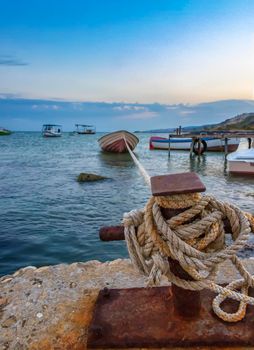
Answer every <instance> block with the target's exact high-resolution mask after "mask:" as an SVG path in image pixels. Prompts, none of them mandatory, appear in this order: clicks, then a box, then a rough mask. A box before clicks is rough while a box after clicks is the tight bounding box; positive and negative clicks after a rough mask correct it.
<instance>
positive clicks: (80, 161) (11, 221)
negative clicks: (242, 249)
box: [0, 132, 254, 275]
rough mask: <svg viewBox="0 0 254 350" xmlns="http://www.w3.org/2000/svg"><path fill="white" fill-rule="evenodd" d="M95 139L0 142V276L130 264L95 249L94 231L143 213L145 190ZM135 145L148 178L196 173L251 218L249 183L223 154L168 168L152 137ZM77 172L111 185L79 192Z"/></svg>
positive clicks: (35, 136) (253, 195) (123, 159)
mask: <svg viewBox="0 0 254 350" xmlns="http://www.w3.org/2000/svg"><path fill="white" fill-rule="evenodd" d="M100 136H101V134H99V133H98V134H96V135H80V136H78V135H75V136H70V135H69V134H68V133H66V134H63V136H62V137H61V138H56V139H45V138H43V137H42V136H41V134H40V133H32V132H31V133H28V132H26V133H25V132H24V133H14V134H12V135H11V136H6V137H0V275H3V274H7V273H12V272H14V271H15V270H17V269H18V268H20V267H24V266H26V265H35V266H37V267H38V266H42V265H49V264H58V263H70V262H75V261H87V260H91V259H98V260H101V261H105V260H112V259H116V258H120V257H121V258H123V257H127V251H126V248H125V243H124V242H109V243H105V242H100V240H99V238H98V231H99V228H100V227H102V226H108V225H117V224H119V223H120V221H121V218H122V215H123V213H124V212H127V211H130V210H132V209H134V208H141V207H142V206H144V204H145V203H146V200H147V199H148V197H149V190H148V188H147V187H146V185H145V183H144V181H143V179H142V177H141V176H140V175H139V172H138V170H137V168H136V166H135V165H134V164H133V161H132V159H131V158H130V156H129V155H128V154H120V155H111V154H104V153H102V152H101V151H100V148H99V146H98V144H97V139H98V138H99V137H100ZM138 137H139V138H140V143H139V144H138V146H137V148H136V150H135V153H136V155H137V157H138V158H139V160H140V161H141V162H142V164H143V165H144V166H145V168H146V169H147V171H148V172H149V174H150V175H158V174H166V173H174V172H184V171H196V172H197V173H198V174H199V175H200V177H201V178H202V180H203V182H204V183H205V185H206V187H207V192H209V193H212V194H214V195H216V196H217V198H219V199H222V200H227V201H231V202H233V203H235V204H237V205H238V206H240V207H241V208H242V209H244V210H246V211H250V212H252V213H253V212H254V205H253V204H254V178H253V177H252V178H250V177H249V178H242V177H233V176H229V175H228V174H227V171H226V167H225V162H224V155H223V154H219V153H210V154H209V153H207V154H206V155H203V156H201V157H200V158H198V157H194V158H193V159H191V160H190V158H189V154H188V152H172V153H171V158H170V160H168V155H167V151H149V147H148V144H149V137H150V135H148V134H139V135H138ZM80 172H92V173H96V174H101V175H104V176H107V177H108V178H109V179H107V180H105V181H100V182H94V183H83V184H79V183H78V182H77V181H76V177H77V175H78V174H79V173H80ZM248 254H249V255H251V254H253V250H252V249H251V248H250V249H248ZM253 255H254V254H253Z"/></svg>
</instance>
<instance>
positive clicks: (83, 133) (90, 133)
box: [77, 131, 96, 135]
mask: <svg viewBox="0 0 254 350" xmlns="http://www.w3.org/2000/svg"><path fill="white" fill-rule="evenodd" d="M77 134H79V135H94V134H96V132H95V131H92V132H88V131H77Z"/></svg>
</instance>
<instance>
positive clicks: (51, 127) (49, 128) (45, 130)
mask: <svg viewBox="0 0 254 350" xmlns="http://www.w3.org/2000/svg"><path fill="white" fill-rule="evenodd" d="M42 135H43V136H44V137H60V136H62V126H61V125H57V124H44V125H43V127H42Z"/></svg>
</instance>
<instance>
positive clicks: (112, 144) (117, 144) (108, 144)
mask: <svg viewBox="0 0 254 350" xmlns="http://www.w3.org/2000/svg"><path fill="white" fill-rule="evenodd" d="M98 142H99V145H100V147H101V149H102V150H103V151H105V152H113V153H126V152H128V147H129V148H130V149H131V150H132V151H133V150H134V148H135V147H136V146H137V144H138V142H139V139H138V138H137V136H136V135H134V134H132V133H131V132H129V131H126V130H119V131H115V132H111V133H110V134H106V135H104V136H102V137H101V138H99V140H98ZM127 145H128V147H127Z"/></svg>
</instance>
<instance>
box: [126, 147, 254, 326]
mask: <svg viewBox="0 0 254 350" xmlns="http://www.w3.org/2000/svg"><path fill="white" fill-rule="evenodd" d="M125 142H126V141H125ZM126 145H127V148H128V150H129V152H130V154H131V156H132V158H133V159H134V158H135V163H136V164H139V169H142V172H145V173H146V176H145V178H146V182H147V179H148V178H149V184H150V177H149V175H148V174H147V172H146V170H145V169H144V168H143V166H142V165H141V164H140V163H139V161H138V160H137V159H136V157H135V155H134V154H133V152H132V151H131V150H130V148H129V146H128V144H127V142H126ZM142 172H141V173H142ZM161 207H162V208H170V209H179V208H181V209H185V210H184V211H183V212H182V213H180V214H178V215H176V216H174V217H172V218H171V219H169V220H166V219H165V218H164V217H163V216H162V213H161V209H160V208H161ZM225 220H228V222H229V224H230V227H231V231H232V233H231V235H232V244H230V245H226V243H225V235H226V232H225V228H224V221H225ZM123 224H124V232H125V240H126V242H127V247H128V251H129V255H130V258H131V261H132V263H133V264H134V265H135V267H137V268H138V270H139V271H140V272H141V273H143V274H144V275H146V276H148V285H150V286H151V285H158V284H159V283H160V281H161V279H162V277H163V276H165V277H167V278H168V280H169V281H170V282H172V283H174V284H175V285H177V286H179V287H181V288H184V289H189V290H202V289H204V288H206V289H210V290H211V291H214V292H215V293H217V294H218V296H217V297H215V299H214V300H213V305H212V306H213V310H214V312H215V313H216V314H217V316H218V317H220V318H221V319H223V320H224V321H227V322H237V321H240V320H241V319H243V318H244V316H245V313H246V307H247V304H250V305H254V298H252V297H250V296H248V289H249V287H252V288H254V277H253V276H252V275H251V274H250V273H249V272H248V271H247V269H246V268H245V267H244V265H243V263H242V262H241V260H240V259H239V258H238V257H237V255H236V253H237V252H238V251H239V250H240V249H242V248H243V247H244V246H245V244H246V242H247V240H248V238H249V234H250V232H251V231H253V232H254V219H253V216H252V215H251V214H249V213H244V212H243V211H241V210H240V209H239V208H238V207H236V206H234V205H232V204H229V203H224V202H221V201H218V200H216V199H215V198H214V197H213V196H210V195H209V196H208V195H205V196H201V195H200V194H199V193H193V194H181V195H172V196H164V197H151V198H150V199H149V200H148V202H147V204H146V206H145V208H144V209H142V210H132V211H131V212H129V213H126V214H124V218H123ZM169 257H170V258H172V259H174V260H177V261H178V262H179V264H180V265H181V267H182V268H183V269H184V270H185V271H186V272H187V273H188V274H189V275H190V276H191V277H192V278H193V281H187V280H184V279H181V278H179V277H177V276H176V275H174V274H173V272H172V271H171V270H170V266H169V263H168V258H169ZM225 260H230V261H231V262H232V264H233V265H234V266H235V267H236V269H237V270H238V271H239V273H240V275H241V276H242V278H241V279H238V280H235V281H233V282H231V283H229V284H228V285H227V286H226V287H222V286H220V285H218V284H216V283H215V282H214V280H215V277H216V274H217V271H218V267H219V265H220V264H221V263H223V262H224V261H225ZM239 290H240V292H239ZM226 298H232V299H234V300H237V301H239V307H238V310H237V311H236V312H235V313H227V312H225V311H223V310H222V309H221V307H220V305H221V303H222V302H223V301H224V300H225V299H226Z"/></svg>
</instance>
